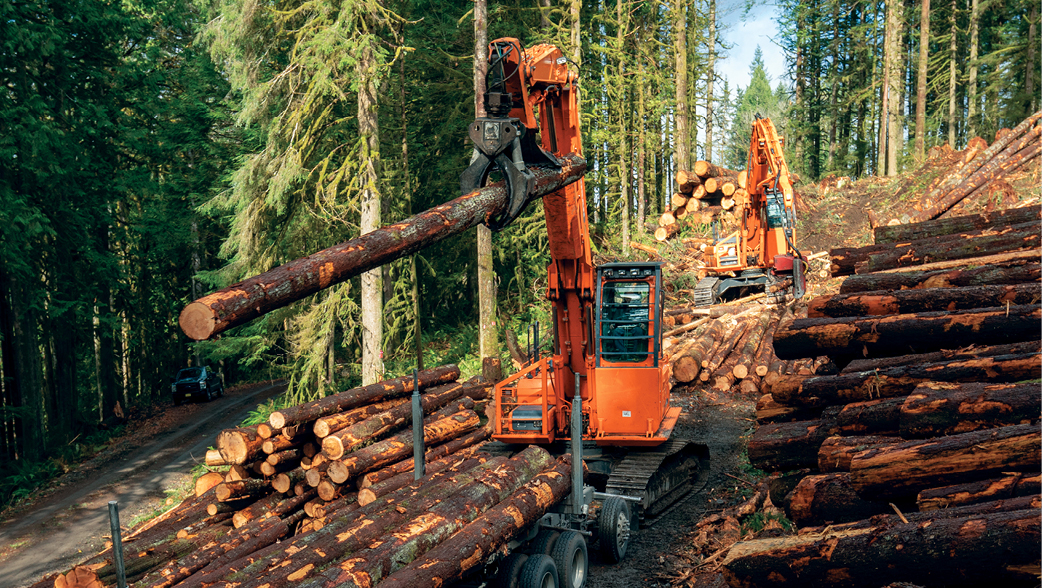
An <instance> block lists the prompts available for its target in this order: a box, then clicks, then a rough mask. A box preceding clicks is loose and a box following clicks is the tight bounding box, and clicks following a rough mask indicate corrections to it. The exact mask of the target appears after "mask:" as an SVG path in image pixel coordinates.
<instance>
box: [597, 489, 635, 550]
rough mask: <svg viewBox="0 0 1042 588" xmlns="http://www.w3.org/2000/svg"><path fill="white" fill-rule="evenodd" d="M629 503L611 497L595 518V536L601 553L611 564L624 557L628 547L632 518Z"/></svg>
mask: <svg viewBox="0 0 1042 588" xmlns="http://www.w3.org/2000/svg"><path fill="white" fill-rule="evenodd" d="M631 512H632V511H631V510H630V503H629V502H627V501H625V500H623V499H621V498H618V497H615V496H611V497H609V498H608V499H607V500H605V501H604V504H603V505H602V506H601V514H600V515H599V516H598V517H597V535H598V536H599V538H600V542H601V551H602V552H603V553H604V555H606V556H607V557H608V559H609V560H611V561H612V562H613V563H618V562H620V561H622V558H624V557H626V550H627V549H628V548H629V545H630V520H631V518H632V514H631Z"/></svg>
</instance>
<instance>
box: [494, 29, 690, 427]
mask: <svg viewBox="0 0 1042 588" xmlns="http://www.w3.org/2000/svg"><path fill="white" fill-rule="evenodd" d="M505 46H509V47H510V48H512V50H510V51H507V52H505V57H503V58H502V59H503V63H504V67H505V78H506V80H507V82H506V87H507V90H508V91H509V93H510V95H511V98H512V106H513V108H512V110H511V111H510V116H511V117H513V118H517V119H519V120H520V121H521V122H522V123H523V124H524V125H525V126H526V127H527V132H536V131H538V132H539V144H540V146H541V147H542V148H543V149H544V150H545V151H547V152H549V153H551V154H553V155H556V156H562V155H567V154H569V153H576V154H579V155H582V140H581V135H580V128H579V124H580V122H579V109H578V104H577V87H576V75H575V73H574V72H573V71H571V70H569V68H568V64H567V60H566V59H565V57H564V55H563V54H562V53H561V51H560V50H559V49H558V48H556V47H554V46H552V45H545V44H544V45H536V46H534V47H531V48H529V49H527V50H525V49H523V48H522V47H521V44H520V42H518V41H517V40H516V39H498V40H496V41H493V42H492V43H491V44H490V55H493V54H494V52H493V50H492V49H491V48H496V47H499V48H500V51H499V53H498V54H499V55H502V54H503V53H504V52H503V51H502V50H501V49H502V48H503V47H505ZM543 209H544V211H545V215H546V229H547V234H548V240H549V249H550V256H551V258H552V261H551V263H550V266H549V268H548V286H547V292H546V295H547V298H548V299H549V300H550V301H551V303H552V305H553V314H554V325H553V326H554V331H553V332H554V337H553V339H554V346H553V352H552V353H550V354H545V355H544V354H537V355H536V356H535V357H533V358H532V360H531V361H530V362H529V364H528V365H526V366H524V367H523V368H522V369H521V370H520V371H519V372H518V373H516V374H514V375H513V376H512V377H510V378H508V379H506V380H504V381H502V382H500V383H499V384H497V385H496V392H495V405H494V406H495V415H494V421H495V422H494V426H495V430H494V434H493V436H494V438H495V439H497V440H499V441H503V442H506V443H538V444H547V443H553V442H555V441H560V440H564V439H568V438H569V437H570V434H569V423H570V419H571V413H572V402H573V396H574V394H575V386H576V382H578V383H579V384H578V385H579V392H580V396H581V398H582V403H581V404H582V422H583V427H582V429H583V439H584V440H589V441H595V442H596V443H597V444H598V445H604V446H634V447H647V446H656V445H660V444H662V443H664V442H665V441H666V440H668V439H669V436H670V433H671V432H672V429H673V426H674V425H675V423H676V421H677V418H678V417H679V415H680V408H671V407H670V406H669V378H668V373H667V372H666V367H665V362H664V361H663V359H662V351H661V344H660V341H661V315H662V298H663V295H662V289H661V268H660V267H659V266H658V264H652V263H643V264H606V265H604V266H601V267H598V268H595V267H594V265H593V262H592V257H591V248H590V234H589V222H588V220H587V217H586V189H585V183H584V181H583V180H579V181H578V182H575V183H573V184H571V185H569V186H567V187H565V188H563V189H561V190H558V191H556V192H554V193H552V194H549V195H546V196H544V197H543ZM576 374H578V376H579V377H578V378H576Z"/></svg>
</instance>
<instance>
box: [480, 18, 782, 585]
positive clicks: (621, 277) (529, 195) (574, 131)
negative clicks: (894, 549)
mask: <svg viewBox="0 0 1042 588" xmlns="http://www.w3.org/2000/svg"><path fill="white" fill-rule="evenodd" d="M576 82H577V76H576V73H575V72H574V71H571V70H569V68H568V64H567V59H566V58H565V57H564V55H563V54H562V53H561V51H560V49H558V48H557V47H555V46H553V45H547V44H540V45H536V46H534V47H531V48H528V49H525V48H524V47H522V45H521V43H520V42H519V41H518V40H517V39H512V38H503V39H498V40H496V41H493V42H492V43H490V44H489V69H488V78H487V84H488V85H487V92H486V93H485V96H484V104H485V108H486V111H487V113H488V115H487V116H486V117H483V118H478V119H477V120H475V121H474V122H473V123H472V124H471V125H470V127H469V135H470V138H471V139H472V140H473V142H474V144H475V147H476V149H475V151H474V157H473V159H472V162H471V165H470V167H468V168H467V169H466V170H465V171H464V173H463V174H462V176H461V187H462V192H463V193H464V194H467V193H471V192H473V191H474V190H476V189H478V188H480V186H481V185H483V184H484V182H485V181H486V180H487V179H488V177H489V175H490V174H495V173H498V174H499V175H501V176H502V177H503V178H504V180H505V183H506V185H507V188H508V190H507V192H508V196H507V200H508V204H507V206H506V207H505V208H506V209H505V211H504V212H503V214H501V215H500V216H498V217H496V218H492V219H490V221H489V222H488V225H489V227H490V228H492V229H499V228H502V227H505V226H507V225H509V224H510V222H511V221H513V220H514V219H515V218H517V216H518V215H519V214H521V212H522V211H523V210H524V208H525V207H526V206H527V205H528V203H529V202H531V201H532V200H534V199H535V198H537V197H541V198H542V201H543V209H544V213H545V216H546V227H547V237H548V240H549V250H550V255H551V262H550V265H549V268H548V274H549V275H548V286H547V293H546V295H547V298H548V299H549V300H550V302H551V305H552V311H553V320H552V327H553V349H552V352H550V353H547V354H542V353H536V354H535V355H534V356H533V357H532V358H531V359H530V361H529V362H528V364H527V365H525V366H523V367H522V369H521V370H520V371H518V372H517V373H516V374H514V375H513V376H511V377H509V378H507V379H505V380H503V381H501V382H499V383H498V384H497V385H496V388H495V402H494V405H493V406H494V409H493V414H492V417H491V418H492V419H493V422H494V433H493V439H494V440H495V442H496V444H495V445H496V446H497V449H499V450H502V451H511V449H513V450H517V449H519V448H523V447H526V446H528V445H532V444H535V445H540V446H543V447H546V448H547V449H549V450H550V451H551V453H558V454H563V453H571V455H572V456H573V459H574V457H575V456H579V457H580V458H581V460H582V463H584V464H585V467H586V469H587V471H588V476H587V479H588V480H589V481H590V482H591V485H586V484H585V482H584V479H583V468H581V467H575V468H573V470H572V475H573V482H572V484H573V487H572V492H571V494H570V496H569V497H568V499H567V500H566V501H565V503H564V504H562V505H561V506H560V508H559V509H558V510H559V512H551V513H549V514H547V515H546V516H545V517H544V518H543V520H542V521H541V522H540V525H538V526H537V528H533V529H532V530H531V534H530V536H529V537H528V543H527V545H526V546H522V543H521V542H518V541H515V542H514V543H515V547H520V548H521V549H520V550H519V551H517V552H515V553H513V554H511V555H510V556H508V557H507V558H506V559H505V560H504V561H503V562H501V565H500V566H499V569H500V574H499V575H500V577H501V578H500V579H501V582H500V583H501V584H502V585H506V586H515V585H517V584H515V583H514V582H515V581H517V580H518V579H520V581H521V585H522V586H527V585H528V584H529V583H530V580H532V578H534V577H538V578H542V579H543V580H545V579H546V577H547V576H548V575H549V573H550V572H549V571H548V570H547V571H544V572H539V573H537V572H538V570H537V568H538V567H539V566H544V567H545V565H546V563H545V561H542V560H539V559H531V558H528V556H526V555H523V554H522V551H527V552H528V553H529V554H539V553H551V552H553V553H555V557H554V559H555V560H556V563H557V565H558V566H559V567H564V569H561V570H559V571H560V572H561V576H562V578H561V582H562V584H563V585H565V586H568V587H569V588H573V587H574V588H578V587H580V586H582V585H583V584H584V583H585V573H586V567H585V546H584V545H583V546H581V550H580V544H582V543H584V541H585V537H586V536H592V535H593V534H594V533H596V535H597V536H598V537H599V542H600V547H601V550H602V551H603V552H604V553H605V554H606V555H607V557H608V558H609V559H610V560H612V561H619V560H621V559H622V558H623V557H624V556H625V554H626V550H627V546H628V544H629V539H630V536H631V533H632V532H633V531H634V530H636V526H637V525H638V524H639V521H640V519H641V518H644V517H652V516H656V515H657V514H659V513H661V512H662V511H663V509H664V508H665V507H667V506H668V505H669V504H671V503H673V502H675V501H676V500H677V499H678V498H680V497H681V496H683V495H684V494H686V493H687V492H688V491H690V490H691V489H693V488H694V487H695V486H697V485H698V484H699V483H700V482H703V481H704V479H705V478H706V477H707V474H708V462H709V454H708V449H707V448H706V447H705V446H704V445H699V444H695V443H691V442H688V441H685V440H681V439H674V438H672V433H673V428H674V427H675V425H676V423H677V420H678V418H679V416H680V412H681V409H680V408H679V407H673V406H670V383H669V373H668V371H667V366H666V363H665V361H664V358H663V354H662V348H661V339H662V337H661V335H662V331H661V328H662V311H663V300H664V295H663V290H662V268H661V264H659V263H651V262H648V263H624V262H619V263H607V264H603V265H600V266H596V267H595V266H594V265H593V262H592V256H591V248H590V234H589V223H588V221H587V217H586V193H585V184H584V181H583V180H582V179H579V180H578V181H576V182H574V183H571V184H569V185H567V186H565V187H563V188H561V189H559V190H555V191H554V192H552V193H549V194H545V195H537V194H535V193H534V191H533V190H532V189H531V188H530V185H531V182H532V180H531V174H532V169H534V168H554V167H559V166H560V165H561V164H560V163H559V160H560V158H562V157H564V156H566V155H572V156H574V155H578V156H581V155H582V140H581V136H580V131H579V126H580V121H579V110H578V106H577V91H578V88H577V83H576ZM790 199H791V194H790ZM536 338H537V339H538V335H536ZM534 349H536V350H539V349H540V345H539V344H538V342H537V343H536V344H535V345H534ZM573 463H579V462H578V461H573ZM595 501H596V502H597V503H599V504H600V508H599V513H598V516H596V517H595V518H594V517H592V516H591V514H592V513H591V507H592V506H594V504H595ZM559 532H560V533H561V534H560V536H559V537H558V536H557V534H558V533H559ZM554 541H560V542H564V543H563V544H567V545H569V546H570V547H568V548H561V549H556V550H555V549H554V546H553V545H552V544H551V543H552V542H554ZM580 551H581V552H580ZM526 558H527V561H526ZM577 560H582V561H581V562H578V561H577ZM541 573H543V574H544V575H540V574H541ZM533 585H538V586H542V585H544V584H543V583H536V584H533Z"/></svg>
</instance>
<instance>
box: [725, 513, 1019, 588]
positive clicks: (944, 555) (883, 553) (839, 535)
mask: <svg viewBox="0 0 1042 588" xmlns="http://www.w3.org/2000/svg"><path fill="white" fill-rule="evenodd" d="M1039 527H1040V524H1039V517H1038V512H1037V511H1036V510H1019V511H1013V512H999V513H993V514H981V515H968V516H965V517H957V518H947V519H935V520H932V521H917V522H909V523H893V524H887V525H883V526H876V527H865V528H859V529H847V530H841V531H832V532H828V531H826V532H824V533H821V534H813V535H810V534H808V535H799V536H796V537H780V538H776V539H757V540H753V541H742V542H739V543H737V544H735V546H734V547H732V548H731V550H730V551H729V552H728V554H727V557H726V559H725V560H724V562H723V571H724V577H725V578H726V580H727V582H728V584H730V585H731V586H734V587H741V588H772V587H779V588H780V587H785V588H791V587H792V586H803V587H807V588H817V587H822V588H869V587H878V586H882V585H885V584H887V583H890V582H897V581H901V582H909V583H913V584H918V585H923V586H941V585H943V586H946V587H947V586H950V587H963V586H965V587H972V586H986V585H988V586H999V585H1001V586H1021V585H1024V586H1031V585H1034V583H1035V582H1036V580H1035V577H1034V574H1032V573H1031V572H1030V569H1031V567H1032V566H1037V563H1038V552H1039V547H1040V541H1039Z"/></svg>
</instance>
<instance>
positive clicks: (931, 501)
mask: <svg viewBox="0 0 1042 588" xmlns="http://www.w3.org/2000/svg"><path fill="white" fill-rule="evenodd" d="M1038 214H1039V213H1038V210H1037V208H1036V209H1033V210H1030V211H1023V210H1010V211H1003V212H999V213H994V214H991V215H985V216H975V217H962V218H951V219H943V220H935V221H928V222H923V223H918V224H913V225H902V226H897V227H880V228H878V229H877V233H876V236H877V245H874V246H871V247H874V248H877V249H874V250H873V251H874V252H878V251H880V249H878V247H887V248H892V249H893V248H897V247H898V246H897V245H896V243H898V242H900V241H901V239H903V238H905V237H914V240H911V241H904V243H906V245H905V247H908V245H907V243H914V244H915V246H916V247H926V246H930V245H931V244H932V245H936V246H938V247H939V246H940V244H945V243H954V242H973V241H974V240H975V239H981V238H983V236H982V235H971V236H966V233H967V232H969V231H982V230H993V231H996V232H1002V231H1005V230H1007V229H1009V228H1010V227H1014V228H1015V229H1014V230H1019V229H1016V227H1018V226H1019V225H1020V224H1021V223H1023V222H1033V223H1034V225H1035V230H1034V233H1035V236H1036V237H1037V232H1038V231H1037V225H1038V218H1039V217H1038ZM953 235H958V236H955V237H953ZM1028 243H1029V244H1028V245H1026V246H1024V245H1021V244H1020V243H1019V242H1017V243H1016V244H1015V245H1009V246H1007V247H1005V248H997V249H987V250H982V251H981V253H984V254H987V256H985V257H980V256H978V257H968V256H960V257H958V258H956V259H948V260H945V261H942V262H939V263H929V262H930V261H931V260H930V259H923V258H918V257H915V256H913V255H911V254H910V253H908V251H905V252H904V253H903V254H902V255H897V256H894V255H887V256H883V257H879V258H872V257H871V255H875V254H876V253H872V254H870V256H869V257H864V256H862V257H861V259H867V260H871V259H878V260H880V261H879V262H878V263H877V264H876V265H872V266H865V265H859V263H858V262H855V263H854V264H850V263H846V264H845V267H847V268H853V271H848V272H847V273H853V272H854V271H856V272H857V274H856V275H852V276H850V277H849V278H847V280H846V281H845V282H844V284H843V285H842V287H841V288H840V293H839V294H837V295H834V296H826V297H819V298H816V299H814V300H811V301H810V302H809V304H808V313H809V316H808V318H804V319H786V320H785V321H783V322H782V323H781V324H780V326H779V328H778V329H777V331H776V332H775V333H774V345H775V351H776V352H777V354H778V355H779V356H780V357H781V358H782V359H789V360H796V359H797V358H798V357H800V356H803V357H804V358H805V359H804V361H807V360H808V359H809V357H812V356H821V355H827V356H829V357H830V358H831V359H832V360H833V361H834V363H836V365H837V367H838V368H840V369H841V371H840V372H839V373H837V374H834V375H821V376H798V375H797V376H783V377H780V378H778V379H777V380H775V381H774V382H773V383H772V385H771V386H770V387H769V388H768V390H767V391H768V392H769V394H766V395H765V396H764V397H763V398H761V400H760V402H759V404H758V410H757V417H758V418H757V420H758V422H759V428H758V430H757V431H756V432H755V433H754V435H753V436H752V438H751V439H750V442H749V459H750V462H751V463H752V464H753V465H754V466H756V467H758V468H761V469H764V470H767V471H769V472H771V473H772V474H771V484H772V498H773V499H775V501H776V503H778V504H780V505H783V506H784V507H785V508H786V509H787V512H788V514H789V517H790V518H791V519H792V520H793V521H795V522H796V523H797V524H798V525H799V526H800V527H802V528H803V530H801V531H800V533H799V534H798V535H796V536H792V537H781V538H776V539H763V540H754V541H747V542H741V543H738V544H736V545H735V547H734V548H732V549H731V550H730V552H729V553H728V554H727V556H726V559H725V560H724V564H723V567H724V570H725V576H726V577H727V579H728V582H729V583H730V584H731V585H732V586H782V585H787V586H789V585H844V586H878V585H881V584H886V583H888V582H896V581H904V582H911V583H914V584H920V585H934V584H948V583H955V584H958V585H974V584H982V583H988V584H996V585H997V584H1002V585H1017V584H1020V583H1028V584H1031V583H1034V582H1037V569H1038V561H1039V558H1038V554H1039V552H1040V549H1042V544H1040V525H1039V519H1038V509H1039V504H1040V502H1039V492H1040V476H1039V471H1040V469H1042V457H1040V451H1039V448H1040V445H1042V438H1040V433H1039V416H1040V414H1039V406H1040V404H1042V389H1040V387H1039V385H1038V379H1039V378H1040V377H1042V364H1040V357H1042V355H1040V351H1042V349H1040V347H1042V342H1040V341H1039V332H1038V328H1039V324H1040V318H1042V316H1040V314H1039V312H1040V305H1039V302H1040V298H1042V286H1040V282H1039V276H1040V269H1042V268H1040V265H1039V257H1040V253H1042V251H1040V250H1039V248H1038V244H1037V240H1036V241H1033V242H1031V241H1029V242H1028ZM1031 243H1033V244H1031ZM864 249H866V250H868V249H870V248H864ZM858 253H862V252H857V251H851V250H842V251H836V250H834V252H833V260H834V262H835V261H836V260H837V259H838V260H841V261H840V264H841V266H842V265H843V264H844V263H845V262H844V261H843V260H849V259H852V258H856V256H857V254H858ZM882 260H886V261H885V262H884V261H882ZM913 262H914V263H917V265H906V264H911V263H913ZM861 263H863V262H861ZM868 267H871V268H872V269H871V270H868V269H867V268H868ZM834 269H835V268H834ZM875 288H879V289H875ZM882 288H886V289H882ZM927 528H928V529H929V532H928V533H927V534H924V533H923V530H924V529H927ZM927 535H928V536H927ZM971 538H972V540H970V539H971ZM1013 546H1017V547H1015V548H1014V547H1013ZM1032 570H1034V571H1032ZM839 578H841V579H842V581H840V580H838V579H839ZM837 582H838V584H837Z"/></svg>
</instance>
